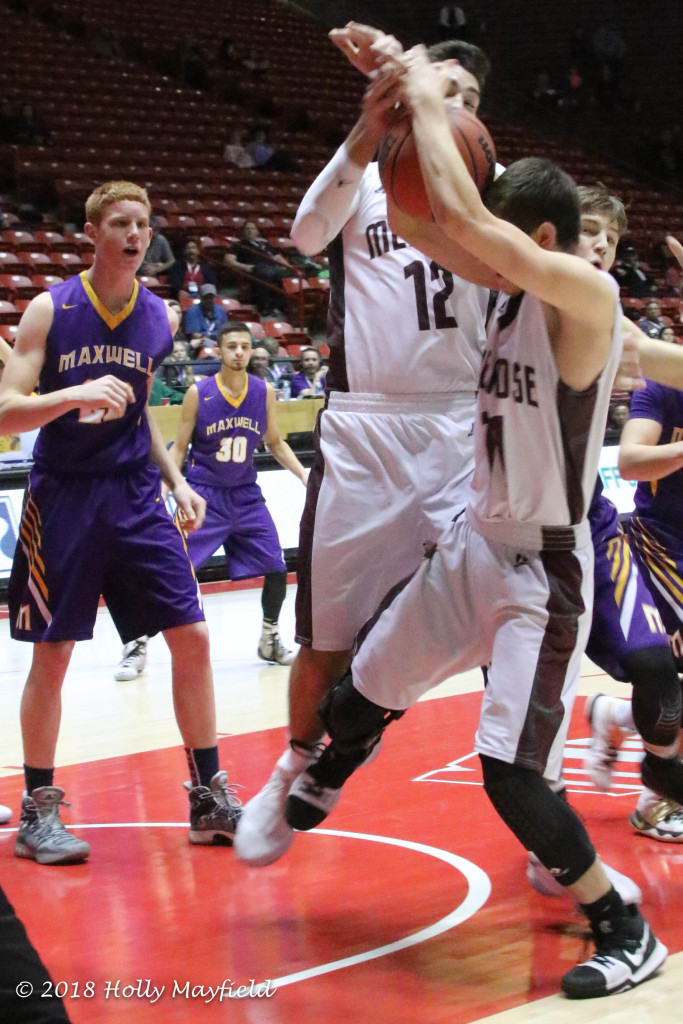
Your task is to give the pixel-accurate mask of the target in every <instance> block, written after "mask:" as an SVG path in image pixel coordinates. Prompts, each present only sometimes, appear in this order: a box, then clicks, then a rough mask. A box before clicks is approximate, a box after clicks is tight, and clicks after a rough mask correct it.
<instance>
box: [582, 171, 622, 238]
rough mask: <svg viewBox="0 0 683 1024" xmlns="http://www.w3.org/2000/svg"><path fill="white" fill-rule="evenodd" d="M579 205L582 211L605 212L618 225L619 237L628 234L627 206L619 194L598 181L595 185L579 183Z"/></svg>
mask: <svg viewBox="0 0 683 1024" xmlns="http://www.w3.org/2000/svg"><path fill="white" fill-rule="evenodd" d="M578 193H579V206H580V208H581V213H603V214H605V216H606V217H608V218H609V220H610V221H613V222H614V224H615V225H616V228H617V231H618V232H619V237H620V238H621V236H622V235H625V234H626V229H627V228H628V220H627V218H626V207H625V206H624V204H623V202H622V200H621V199H620V198H619V196H615V195H614V193H613V192H610V190H609V189H608V188H607V185H603V183H602V182H601V181H596V183H595V184H594V185H579V186H578Z"/></svg>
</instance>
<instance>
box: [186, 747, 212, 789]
mask: <svg viewBox="0 0 683 1024" xmlns="http://www.w3.org/2000/svg"><path fill="white" fill-rule="evenodd" d="M185 754H186V756H187V763H188V765H189V767H190V779H191V780H192V785H193V786H206V787H207V788H208V786H209V785H210V784H211V779H212V778H213V777H214V775H215V774H216V772H218V771H220V765H219V764H218V747H194V748H190V747H185Z"/></svg>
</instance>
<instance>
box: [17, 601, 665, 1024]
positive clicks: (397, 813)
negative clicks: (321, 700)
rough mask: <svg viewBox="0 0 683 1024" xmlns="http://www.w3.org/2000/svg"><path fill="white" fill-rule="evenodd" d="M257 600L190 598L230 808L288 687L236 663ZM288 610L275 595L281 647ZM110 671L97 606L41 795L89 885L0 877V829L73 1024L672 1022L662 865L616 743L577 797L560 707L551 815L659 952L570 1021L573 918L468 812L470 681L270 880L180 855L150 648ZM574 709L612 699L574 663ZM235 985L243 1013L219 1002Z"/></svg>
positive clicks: (473, 697) (579, 737)
mask: <svg viewBox="0 0 683 1024" xmlns="http://www.w3.org/2000/svg"><path fill="white" fill-rule="evenodd" d="M259 598H260V594H259V591H257V590H249V591H238V592H232V593H213V594H209V595H208V596H207V598H206V607H207V617H208V619H209V625H210V629H211V636H212V648H213V663H214V670H215V677H216V691H217V699H218V722H219V730H220V733H221V739H220V749H221V759H222V763H223V766H224V767H226V768H228V771H229V773H230V776H231V779H232V780H233V781H234V782H236V783H239V784H240V785H242V786H243V787H244V790H243V797H244V798H245V799H248V798H249V797H250V796H252V795H253V794H254V793H255V792H256V791H257V790H258V789H259V788H260V787H261V785H262V784H263V783H264V782H265V781H266V779H267V777H268V775H269V773H270V770H271V767H272V764H273V762H274V761H275V760H276V758H277V757H278V756H279V754H280V753H281V751H282V749H284V744H285V730H284V724H285V720H286V687H287V675H288V670H287V669H284V668H280V667H271V666H266V665H264V664H263V663H261V662H259V661H258V660H257V658H256V656H255V648H256V642H257V639H258V629H259V622H260V603H259ZM292 604H293V588H291V587H290V588H289V593H288V599H287V603H286V605H285V609H284V611H283V616H282V623H281V625H282V633H283V637H284V639H285V642H287V641H288V639H289V638H291V636H292V632H293V607H292ZM416 642H419V638H416ZM0 643H1V644H2V650H3V662H2V667H1V668H0V744H1V746H0V749H1V750H2V752H3V753H2V757H1V761H2V764H1V765H0V802H2V803H6V804H10V805H11V806H12V807H13V808H14V809H15V813H16V808H17V806H18V801H19V797H20V792H21V789H22V778H21V773H20V771H19V766H20V765H21V745H20V740H19V730H18V704H19V699H20V695H21V689H22V686H23V681H24V676H25V673H26V668H27V665H28V661H29V657H30V648H28V647H26V646H24V645H20V644H15V643H13V642H12V641H10V640H9V637H8V629H7V621H6V620H4V621H0ZM118 657H119V644H118V639H117V637H116V634H115V631H114V629H113V626H112V624H111V621H110V619H109V616H108V614H107V612H106V610H104V609H103V610H102V611H101V612H100V614H99V616H98V624H97V629H96V635H95V639H94V640H93V641H91V642H88V643H83V644H80V645H78V646H77V649H76V653H75V655H74V659H73V663H72V668H71V670H70V673H69V676H68V678H67V684H66V687H65V694H64V713H63V727H62V733H61V738H60V746H59V750H58V763H59V766H60V767H59V771H58V774H57V780H56V781H57V782H58V784H59V785H62V786H64V788H65V789H66V791H67V799H68V800H69V802H70V803H71V808H70V809H68V810H65V811H64V817H65V820H66V821H67V822H68V823H69V826H70V827H73V828H74V831H75V832H76V833H77V834H78V835H81V836H83V837H85V838H87V839H88V841H89V842H90V843H91V846H92V854H91V858H90V861H89V862H88V864H86V865H78V866H72V867H62V868H50V867H41V866H39V865H36V864H33V863H29V862H26V861H20V860H17V859H16V858H14V857H13V855H12V844H13V839H14V833H13V829H12V824H14V823H10V826H9V827H8V828H5V829H0V881H1V882H2V885H3V887H4V888H5V890H6V892H7V894H8V897H9V898H10V900H11V901H12V902H13V904H14V905H15V907H16V909H17V911H18V913H19V914H20V916H21V917H22V919H23V920H24V922H25V924H26V926H27V929H28V931H29V934H30V936H31V937H32V939H33V941H34V942H35V944H36V945H37V946H38V948H39V949H40V952H41V955H42V956H43V959H44V960H45V962H46V964H47V966H48V968H49V970H50V972H51V974H52V977H53V979H54V980H55V982H60V981H61V982H64V983H67V985H68V992H69V996H68V997H67V999H66V1005H67V1008H68V1011H69V1013H70V1015H71V1017H72V1019H73V1021H74V1024H86V1022H87V1024H110V1022H118V1021H126V1022H131V1024H148V1022H149V1024H151V1022H163V1024H175V1022H183V1024H184V1022H192V1024H194V1022H195V1021H196V1022H200V1024H214V1022H219V1021H220V1022H223V1021H230V1022H235V1024H295V1022H296V1024H320V1022H321V1021H324V1022H329V1024H342V1022H352V1024H356V1022H358V1024H360V1022H366V1021H373V1024H446V1022H448V1024H469V1022H473V1021H478V1022H481V1021H487V1022H491V1021H495V1022H497V1024H527V1022H537V1021H544V1022H545V1021H548V1022H551V1021H552V1022H553V1024H556V1022H559V1024H563V1022H565V1021H567V1022H568V1021H572V1022H594V1021H596V1020H598V1019H600V1020H601V1021H602V1022H604V1024H622V1022H627V1021H628V1022H629V1024H631V1022H632V1021H638V1024H648V1022H654V1021H657V1024H669V1022H671V1024H673V1022H674V1021H679V1020H680V1019H681V1012H680V996H679V994H678V993H679V991H680V989H681V981H682V980H683V955H682V954H681V952H680V951H681V950H682V949H683V926H682V925H681V923H680V913H679V909H678V908H679V907H680V900H681V880H680V879H681V875H680V872H681V870H682V869H683V847H681V848H680V849H679V848H678V847H676V846H671V845H665V844H659V843H655V842H653V841H651V840H647V839H643V838H642V837H639V836H635V835H633V833H632V831H631V829H630V828H629V825H628V814H629V813H630V811H631V809H632V807H633V806H634V804H635V799H636V794H637V790H638V780H637V757H638V749H637V743H632V744H630V745H629V746H628V747H626V748H625V749H624V753H623V758H622V760H621V761H620V763H619V764H618V766H617V767H618V771H619V772H620V774H619V776H618V782H619V788H618V789H617V790H616V791H615V795H603V794H598V793H596V792H595V791H594V790H593V789H592V787H591V786H590V784H589V782H588V780H587V777H586V775H585V773H584V771H583V764H582V756H583V750H584V748H585V745H586V742H587V739H588V731H587V727H586V725H585V722H584V720H583V717H582V714H581V712H582V709H583V704H584V699H583V697H582V698H580V699H579V701H578V702H577V708H576V712H575V715H574V720H573V724H572V729H571V733H570V738H569V742H568V744H567V749H566V755H567V756H566V774H567V777H568V779H569V782H570V788H571V789H572V790H573V795H572V801H573V803H574V805H575V806H576V808H577V809H578V810H579V812H580V813H581V814H582V815H583V817H584V819H585V820H586V822H587V823H588V826H589V829H590V831H591V835H592V837H593V839H594V840H595V842H596V845H597V846H598V848H599V849H600V851H601V853H602V854H603V856H604V859H605V860H606V861H608V863H610V864H612V865H613V866H614V867H616V868H618V869H619V870H620V871H623V872H626V873H627V874H629V875H631V876H632V877H633V878H635V879H636V880H637V881H638V883H639V884H640V885H641V887H642V888H643V890H644V894H645V902H644V906H645V911H646V914H647V916H648V919H649V920H650V922H651V924H652V925H653V927H654V929H655V931H656V933H657V934H658V935H659V937H660V938H661V939H662V940H663V941H664V942H665V943H666V944H667V945H668V946H669V949H670V953H671V954H672V955H671V956H670V958H669V961H668V962H667V964H666V966H665V968H664V970H663V971H662V972H661V974H660V976H659V977H657V978H656V979H654V980H653V981H651V982H648V983H647V984H646V985H643V986H642V987H641V988H638V989H636V990H635V991H633V992H630V993H626V994H624V995H620V996H615V997H612V998H610V999H607V1000H601V1001H587V1002H585V1003H575V1002H568V1001H567V1000H565V999H564V998H563V997H561V996H559V995H558V994H557V993H558V990H559V980H560V978H561V976H562V974H563V973H564V972H565V971H566V970H567V969H568V968H569V967H571V966H572V964H574V963H576V962H577V961H578V960H579V959H580V958H582V956H583V955H584V952H585V949H586V946H585V941H584V926H583V920H582V918H581V917H580V916H579V915H578V913H577V912H576V911H575V910H574V909H573V907H572V905H571V903H570V901H568V900H548V899H544V898H543V897H541V896H539V895H538V894H536V893H535V892H534V891H533V890H532V889H531V888H530V887H529V885H528V883H527V881H526V878H525V866H526V855H525V854H524V851H523V850H522V849H521V848H520V847H519V845H518V844H517V843H516V841H515V840H514V839H513V838H512V836H511V835H510V834H509V833H508V832H507V831H506V829H505V828H504V826H503V825H502V824H501V823H500V821H499V820H498V818H497V817H496V815H495V814H494V812H493V810H492V808H491V807H490V805H489V803H488V801H487V799H486V797H485V795H484V792H483V789H482V787H481V776H480V772H479V766H478V760H477V758H476V757H474V755H473V754H472V740H473V736H474V729H475V723H476V719H477V714H478V705H479V700H480V690H481V677H480V674H479V673H478V672H476V673H469V674H467V675H466V676H462V677H458V678H457V679H455V680H452V681H449V682H448V683H446V684H444V685H443V686H442V687H440V688H439V690H437V691H435V692H434V695H433V697H432V699H430V700H426V701H423V702H421V703H420V704H419V705H418V707H416V708H415V709H413V711H412V712H411V713H410V714H409V715H407V716H406V717H405V718H404V719H403V720H402V721H401V722H399V723H396V724H395V725H394V726H392V728H391V729H390V730H389V732H388V733H387V735H386V737H385V744H384V749H383V751H382V753H381V755H380V757H379V758H378V759H377V761H375V762H374V764H372V765H371V766H369V767H368V768H367V769H366V770H364V771H361V772H359V773H358V774H357V775H356V776H354V778H353V779H352V780H351V782H350V783H349V785H348V786H347V789H346V792H345V795H344V798H343V799H342V802H341V803H340V804H339V806H338V807H337V808H336V810H335V811H334V813H333V814H332V815H331V816H330V818H329V819H328V821H327V822H326V823H325V827H324V828H321V829H318V830H316V831H314V832H311V833H304V834H301V835H297V836H296V837H295V841H294V844H293V846H292V848H291V850H290V851H289V853H288V854H287V856H286V857H284V858H283V859H282V860H281V861H280V862H278V863H277V864H275V865H272V866H271V867H270V868H265V869H247V868H245V867H243V866H242V865H240V864H239V863H237V862H236V861H235V860H234V858H233V855H232V852H231V851H230V850H228V849H223V848H206V849H204V848H197V847H191V846H189V844H188V842H187V802H186V795H185V792H184V790H183V788H182V785H181V783H182V780H183V779H184V778H185V777H186V767H185V765H184V756H183V752H182V749H181V747H180V746H179V743H178V735H177V732H176V727H175V723H174V719H173V712H172V706H171V696H170V682H169V658H168V654H167V651H166V648H165V645H164V644H163V641H162V640H161V639H157V640H155V641H153V643H152V645H151V647H150V656H149V662H148V669H147V671H146V673H145V674H144V675H143V676H141V677H140V678H139V679H137V680H134V681H133V682H129V683H116V682H114V680H113V675H112V670H113V666H114V665H115V663H116V661H117V660H118ZM595 690H610V692H615V693H618V694H623V692H624V691H623V689H620V688H618V687H617V686H616V684H612V683H610V682H609V681H607V680H605V678H604V677H603V676H602V675H601V674H600V673H598V672H597V670H596V669H595V668H594V667H593V666H592V665H591V664H590V662H588V661H586V662H585V675H584V681H583V684H582V694H583V695H584V696H585V694H587V693H591V692H594V691H595ZM87 982H92V983H93V984H92V986H91V987H90V989H88V990H86V983H87ZM252 982H253V984H252ZM221 984H223V993H222V998H221V994H220V993H217V992H216V990H217V988H218V987H219V986H220V985H221ZM240 985H243V986H245V987H246V988H247V989H249V988H250V986H251V994H250V995H248V996H247V997H246V998H243V999H240V1000H238V999H235V998H230V994H231V990H232V993H233V994H234V991H235V990H236V989H237V987H238V986H240ZM159 990H163V991H161V992H160V993H159ZM93 992H94V995H92V998H91V997H90V993H93ZM259 993H260V994H259ZM74 995H75V996H76V998H74ZM7 1024H11V1022H7Z"/></svg>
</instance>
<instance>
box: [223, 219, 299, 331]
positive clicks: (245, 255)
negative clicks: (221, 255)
mask: <svg viewBox="0 0 683 1024" xmlns="http://www.w3.org/2000/svg"><path fill="white" fill-rule="evenodd" d="M225 265H226V266H227V267H233V268H234V269H236V270H242V271H244V272H245V273H248V274H251V275H252V276H253V277H256V278H258V279H259V281H263V282H265V283H266V284H271V285H272V284H274V285H279V284H280V282H281V281H282V279H283V278H285V277H293V276H294V275H295V270H294V269H293V268H292V267H291V266H290V265H289V263H288V262H287V260H286V259H285V258H284V256H282V255H281V254H280V253H279V252H278V251H277V249H276V248H275V246H274V245H271V243H270V242H269V241H267V239H265V238H263V237H262V236H261V235H260V234H259V230H258V228H257V226H256V224H254V222H253V221H251V220H245V222H244V224H243V225H242V230H241V234H240V241H239V242H236V243H235V244H234V245H233V246H232V248H231V249H230V251H229V252H227V253H226V255H225ZM277 297H278V296H277V293H276V292H274V291H273V290H272V289H271V288H268V287H261V286H259V285H258V284H253V285H252V300H253V302H254V303H255V304H256V305H257V306H258V308H259V310H260V312H261V313H262V314H264V315H266V316H268V315H278V316H282V314H281V313H280V311H279V310H278V309H277V308H276V306H275V303H276V299H277Z"/></svg>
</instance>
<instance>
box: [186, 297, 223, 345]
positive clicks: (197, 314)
mask: <svg viewBox="0 0 683 1024" xmlns="http://www.w3.org/2000/svg"><path fill="white" fill-rule="evenodd" d="M227 319H228V314H227V313H226V312H225V310H224V309H223V307H222V306H221V305H218V306H217V305H216V286H215V285H214V284H203V285H201V287H200V289H199V302H196V303H194V304H193V305H192V306H190V307H189V308H188V309H186V310H185V316H184V318H183V329H184V331H185V334H186V336H187V338H188V341H189V343H190V348H191V349H192V351H193V352H198V351H199V349H201V348H203V347H204V346H205V345H215V344H216V338H217V337H218V332H219V330H220V328H221V327H222V326H223V324H224V323H226V322H227Z"/></svg>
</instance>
